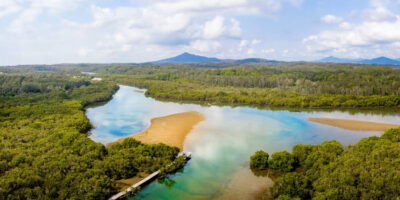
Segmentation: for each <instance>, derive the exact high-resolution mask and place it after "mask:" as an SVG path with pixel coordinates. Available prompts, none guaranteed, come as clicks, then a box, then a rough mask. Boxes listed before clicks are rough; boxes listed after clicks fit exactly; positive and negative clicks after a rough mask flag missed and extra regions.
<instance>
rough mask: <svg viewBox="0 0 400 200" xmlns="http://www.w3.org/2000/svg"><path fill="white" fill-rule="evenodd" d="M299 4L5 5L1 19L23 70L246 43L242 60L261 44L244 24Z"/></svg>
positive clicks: (162, 0) (186, 0) (243, 0)
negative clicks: (53, 63) (49, 64)
mask: <svg viewBox="0 0 400 200" xmlns="http://www.w3.org/2000/svg"><path fill="white" fill-rule="evenodd" d="M302 2H303V1H302V0H219V1H216V0H201V1H199V0H156V1H151V2H149V1H137V2H135V3H132V5H126V4H124V5H119V6H113V7H101V6H99V4H98V2H97V1H85V0H0V19H1V18H2V17H5V16H10V15H15V17H13V19H12V20H8V21H7V22H5V23H4V24H3V30H0V31H2V35H1V37H0V40H1V42H2V45H5V42H6V43H7V44H9V45H10V47H11V46H12V47H13V48H15V49H17V48H19V51H13V52H11V53H8V54H10V55H14V56H15V57H17V58H18V59H15V58H14V60H15V62H20V60H23V62H24V63H32V62H40V63H47V62H50V61H49V60H52V61H56V60H60V62H61V60H69V61H68V62H85V61H89V62H109V61H118V62H123V61H126V60H129V61H137V62H141V61H148V60H155V59H158V58H160V57H165V56H170V55H173V54H176V53H180V52H182V51H183V50H185V51H191V50H193V51H200V52H204V53H205V54H203V55H206V54H207V53H209V54H213V53H215V51H216V50H219V51H225V52H228V51H229V50H230V49H231V48H233V49H235V46H236V45H237V43H238V42H239V41H241V40H247V41H248V44H247V45H245V46H244V47H243V52H247V51H249V49H250V48H253V49H254V50H253V51H255V52H261V51H260V49H261V47H260V48H258V46H257V48H255V45H259V46H261V45H260V44H261V41H259V40H252V39H248V38H246V37H244V36H243V30H242V27H241V21H239V19H240V16H257V17H262V18H265V17H272V16H275V15H276V14H277V13H278V11H279V10H280V9H281V8H282V6H283V5H284V4H287V5H293V6H299V5H301V3H302ZM127 4H129V3H127ZM80 14H82V16H83V17H82V16H80ZM88 14H89V15H90V16H87V15H88ZM4 41H5V42H4ZM11 44H21V45H20V46H16V45H11ZM28 45H32V46H29V47H28ZM61 47H62V48H61ZM228 47H229V48H228ZM32 49H34V50H32ZM235 51H236V52H238V50H237V49H235ZM250 52H251V50H250ZM219 53H220V52H219ZM8 54H7V55H8ZM38 55H40V56H38ZM77 55H78V56H77ZM50 57H51V59H46V58H50ZM19 58H24V59H19ZM29 58H30V59H29ZM0 60H1V59H0ZM40 60H41V61H40Z"/></svg>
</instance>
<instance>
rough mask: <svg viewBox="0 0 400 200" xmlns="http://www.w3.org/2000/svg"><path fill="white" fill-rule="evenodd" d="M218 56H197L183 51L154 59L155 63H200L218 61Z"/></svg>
mask: <svg viewBox="0 0 400 200" xmlns="http://www.w3.org/2000/svg"><path fill="white" fill-rule="evenodd" d="M220 61H221V60H220V59H218V58H210V57H205V56H198V55H194V54H190V53H187V52H185V53H183V54H180V55H178V56H175V57H172V58H167V59H163V60H159V61H156V62H155V63H202V62H220Z"/></svg>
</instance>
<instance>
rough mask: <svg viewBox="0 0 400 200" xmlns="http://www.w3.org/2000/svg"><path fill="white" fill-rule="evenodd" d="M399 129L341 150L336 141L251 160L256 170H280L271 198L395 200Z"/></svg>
mask: <svg viewBox="0 0 400 200" xmlns="http://www.w3.org/2000/svg"><path fill="white" fill-rule="evenodd" d="M399 154H400V129H399V128H398V129H390V130H387V131H386V132H385V133H384V134H383V135H382V136H381V137H377V136H373V137H369V138H364V139H361V140H360V141H359V142H358V143H356V144H355V145H349V146H347V147H346V148H343V146H342V145H341V144H340V143H339V142H337V141H334V140H332V141H325V142H323V143H322V144H320V145H303V144H298V145H295V146H294V147H293V148H292V153H289V152H287V151H282V152H275V153H273V154H272V155H271V157H270V158H269V154H268V153H266V152H264V151H262V150H260V151H257V152H256V153H255V154H254V155H253V156H251V158H250V166H251V168H253V169H256V170H260V169H261V170H265V169H266V170H268V169H270V170H275V171H280V172H284V173H283V175H281V176H280V177H278V178H276V179H275V180H274V185H273V187H272V188H270V194H271V195H272V197H273V198H275V199H281V200H285V199H287V200H290V199H293V200H294V199H313V200H322V199H388V200H389V199H398V198H399V197H400V193H399V191H400V171H399V169H400V157H399ZM299 169H300V170H299Z"/></svg>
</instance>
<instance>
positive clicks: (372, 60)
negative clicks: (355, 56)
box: [360, 57, 400, 65]
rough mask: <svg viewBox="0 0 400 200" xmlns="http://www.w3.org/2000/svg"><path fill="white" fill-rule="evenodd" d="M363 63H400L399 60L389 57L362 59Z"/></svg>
mask: <svg viewBox="0 0 400 200" xmlns="http://www.w3.org/2000/svg"><path fill="white" fill-rule="evenodd" d="M360 63H361V64H379V65H400V61H399V60H394V59H391V58H387V57H378V58H374V59H370V60H362V61H360Z"/></svg>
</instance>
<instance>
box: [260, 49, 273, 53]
mask: <svg viewBox="0 0 400 200" xmlns="http://www.w3.org/2000/svg"><path fill="white" fill-rule="evenodd" d="M261 52H262V53H263V54H271V53H275V49H273V48H269V49H263V50H262V51H261Z"/></svg>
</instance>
